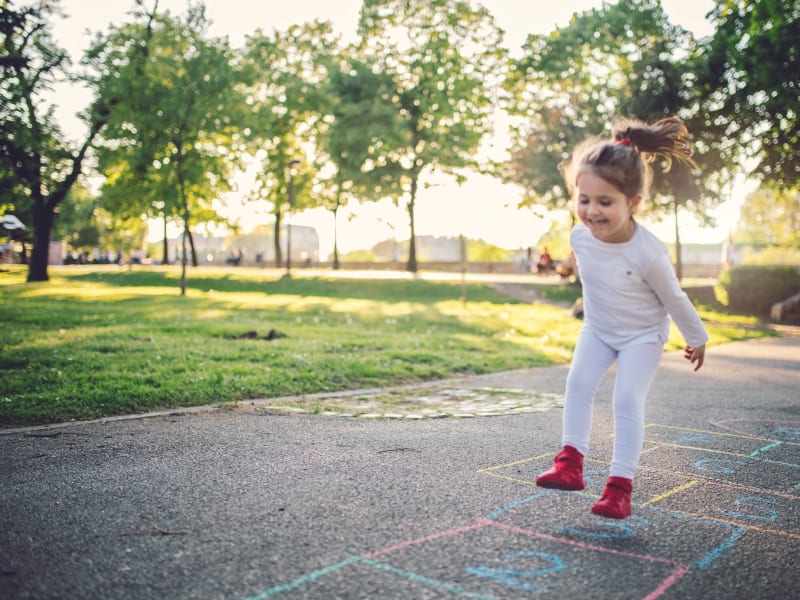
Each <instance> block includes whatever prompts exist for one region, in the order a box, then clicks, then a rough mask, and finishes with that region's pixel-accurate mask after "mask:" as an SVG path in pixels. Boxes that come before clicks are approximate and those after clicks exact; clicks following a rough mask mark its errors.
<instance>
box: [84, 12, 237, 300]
mask: <svg viewBox="0 0 800 600" xmlns="http://www.w3.org/2000/svg"><path fill="white" fill-rule="evenodd" d="M156 7H157V3H156ZM139 16H140V17H144V18H146V23H145V24H132V25H126V26H123V27H122V28H117V29H113V30H112V31H111V32H110V33H109V34H108V35H106V36H102V37H100V38H98V40H97V41H96V43H95V44H94V46H93V48H92V50H91V52H90V60H91V61H93V62H95V63H97V64H99V65H101V66H102V69H103V71H104V73H105V76H104V77H103V78H102V80H101V83H100V90H101V95H102V97H106V96H108V95H110V96H112V97H117V98H120V101H119V102H118V106H117V110H116V111H115V113H114V118H113V120H112V122H111V123H110V127H109V129H108V130H107V131H106V132H105V134H104V136H103V144H102V147H101V149H100V151H99V164H100V168H101V171H102V172H103V173H104V174H105V175H106V177H107V179H106V184H105V185H104V188H103V196H104V198H105V201H106V202H107V204H108V205H109V207H112V210H114V211H115V213H116V214H118V215H120V216H134V215H135V213H136V212H138V213H139V214H140V215H142V214H144V215H149V216H153V214H154V211H155V210H159V211H161V212H162V214H163V215H164V216H165V217H166V216H167V215H169V216H171V217H174V218H180V219H181V220H182V222H183V239H182V244H181V245H182V247H183V249H184V252H182V253H181V263H182V270H181V294H182V295H183V294H185V292H186V266H187V256H186V252H185V249H186V245H187V241H188V242H189V243H190V245H191V254H192V264H193V265H197V255H196V250H195V248H194V243H193V239H192V237H191V226H192V224H193V223H199V222H205V221H208V220H219V217H218V216H217V215H216V211H215V210H214V208H213V201H214V200H215V199H216V198H217V197H218V195H219V194H220V193H221V192H224V191H227V190H229V189H231V177H232V175H233V173H234V171H235V169H236V168H237V167H238V166H239V165H240V161H239V157H240V155H241V152H242V150H243V146H242V142H241V135H240V132H241V129H242V128H243V127H242V124H243V119H244V107H245V96H244V94H243V90H242V85H241V80H240V73H239V70H238V68H237V65H236V62H235V57H234V54H233V52H232V51H231V49H230V47H229V45H228V42H227V40H225V39H215V38H209V37H207V29H208V25H209V22H208V20H207V18H206V16H205V10H204V7H203V6H202V5H198V6H191V7H190V8H189V10H188V12H187V14H186V15H185V17H184V18H183V19H180V18H177V17H172V16H171V15H170V14H169V13H164V14H163V15H160V14H157V13H156V8H154V9H153V11H152V12H151V13H149V14H142V13H140V14H139ZM126 205H127V208H126Z"/></svg>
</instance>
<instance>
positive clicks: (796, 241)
mask: <svg viewBox="0 0 800 600" xmlns="http://www.w3.org/2000/svg"><path fill="white" fill-rule="evenodd" d="M736 238H737V240H741V241H743V242H745V243H759V244H770V245H775V246H783V247H786V248H800V190H797V189H794V190H791V189H785V190H778V189H775V188H771V187H761V188H759V189H757V190H755V191H754V192H751V193H750V194H748V195H747V198H745V201H744V204H742V208H741V214H740V217H739V223H738V225H737V227H736Z"/></svg>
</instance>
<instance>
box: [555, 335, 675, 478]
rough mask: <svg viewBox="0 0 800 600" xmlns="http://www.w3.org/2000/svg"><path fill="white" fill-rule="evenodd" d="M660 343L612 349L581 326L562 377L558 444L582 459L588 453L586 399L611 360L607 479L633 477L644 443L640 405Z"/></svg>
mask: <svg viewBox="0 0 800 600" xmlns="http://www.w3.org/2000/svg"><path fill="white" fill-rule="evenodd" d="M663 351H664V344H663V343H661V342H658V343H656V342H643V343H642V344H636V345H634V346H629V347H627V348H624V349H622V350H615V349H614V348H612V347H611V346H609V345H608V344H606V343H605V342H604V341H602V340H601V339H600V338H599V337H597V336H596V335H595V334H594V333H592V332H591V331H587V330H586V328H584V329H583V330H582V331H581V333H580V335H579V336H578V342H577V344H576V346H575V354H574V356H573V359H572V366H571V367H570V370H569V375H568V376H567V390H566V399H565V402H564V430H563V435H562V443H563V445H565V446H566V445H569V446H572V447H573V448H575V449H576V450H578V451H579V452H580V453H581V454H583V455H584V456H585V455H586V454H587V453H588V451H589V434H590V431H591V428H592V401H593V400H594V394H595V391H596V390H597V386H598V385H599V384H600V380H601V379H602V378H603V375H604V374H605V372H606V371H607V370H608V368H609V367H610V366H611V364H612V363H613V362H614V360H615V359H616V360H617V378H616V381H615V382H614V404H613V408H614V453H613V455H612V458H611V469H610V473H609V474H610V475H612V476H615V477H625V478H627V479H633V476H634V474H635V473H636V465H637V464H638V463H639V456H640V455H641V453H642V445H643V444H644V404H645V399H646V398H647V391H648V390H649V389H650V384H651V383H652V382H653V378H654V377H655V374H656V369H657V368H658V363H659V361H660V360H661V355H662V354H663Z"/></svg>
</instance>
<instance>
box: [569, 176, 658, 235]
mask: <svg viewBox="0 0 800 600" xmlns="http://www.w3.org/2000/svg"><path fill="white" fill-rule="evenodd" d="M641 199H642V197H641V196H634V197H633V198H626V197H625V194H623V193H622V192H621V191H620V190H618V189H617V188H616V187H614V186H613V185H611V184H610V183H609V182H608V181H606V180H605V179H603V178H602V177H600V176H599V175H597V174H596V173H595V172H594V171H592V170H591V169H584V170H582V171H580V173H578V179H577V194H576V200H575V210H576V212H577V213H578V218H579V219H580V220H581V221H582V222H583V224H584V225H586V227H588V228H589V231H591V232H592V235H593V236H594V237H595V238H597V239H598V240H600V241H602V242H606V243H609V244H618V243H621V242H627V241H628V240H630V239H631V238H632V237H633V232H634V231H635V230H636V225H635V224H634V222H633V218H632V217H633V213H634V211H635V210H636V207H637V206H638V204H639V202H640V201H641Z"/></svg>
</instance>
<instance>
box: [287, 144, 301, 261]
mask: <svg viewBox="0 0 800 600" xmlns="http://www.w3.org/2000/svg"><path fill="white" fill-rule="evenodd" d="M299 164H300V161H299V160H290V161H289V182H288V184H287V188H286V191H287V195H288V197H289V211H288V214H287V215H286V276H287V277H291V276H292V222H291V213H292V209H294V168H295V167H296V166H297V165H299Z"/></svg>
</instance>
